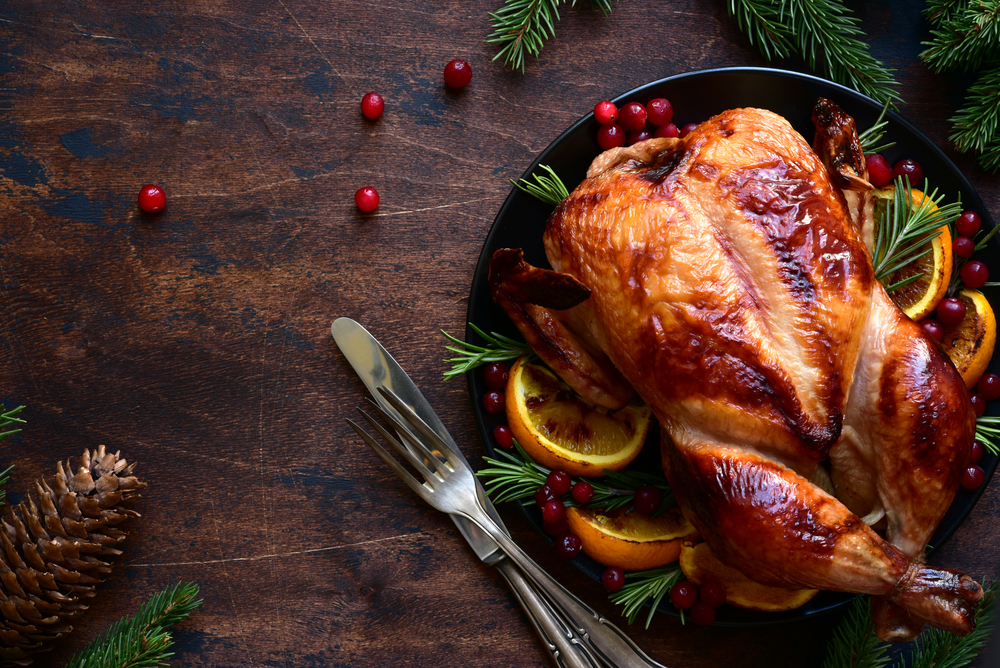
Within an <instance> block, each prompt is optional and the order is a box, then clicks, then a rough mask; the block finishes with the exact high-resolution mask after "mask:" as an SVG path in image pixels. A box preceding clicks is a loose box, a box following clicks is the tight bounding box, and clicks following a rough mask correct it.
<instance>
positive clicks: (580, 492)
mask: <svg viewBox="0 0 1000 668" xmlns="http://www.w3.org/2000/svg"><path fill="white" fill-rule="evenodd" d="M592 498H594V486H593V485H591V484H590V483H589V482H587V481H586V480H581V481H580V482H578V483H576V484H575V485H573V500H574V501H576V502H577V503H589V502H590V500H591V499H592Z"/></svg>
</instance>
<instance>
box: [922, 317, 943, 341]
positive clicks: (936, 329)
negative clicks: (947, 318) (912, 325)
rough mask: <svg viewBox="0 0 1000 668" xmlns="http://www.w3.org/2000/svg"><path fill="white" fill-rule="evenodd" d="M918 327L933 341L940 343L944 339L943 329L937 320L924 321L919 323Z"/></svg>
mask: <svg viewBox="0 0 1000 668" xmlns="http://www.w3.org/2000/svg"><path fill="white" fill-rule="evenodd" d="M920 326H921V327H922V328H923V330H924V331H925V332H927V333H928V334H929V335H930V337H931V338H932V339H934V340H935V341H938V342H939V343H940V342H941V341H942V340H943V339H944V327H942V326H941V323H940V322H938V321H937V320H924V321H923V322H921V323H920Z"/></svg>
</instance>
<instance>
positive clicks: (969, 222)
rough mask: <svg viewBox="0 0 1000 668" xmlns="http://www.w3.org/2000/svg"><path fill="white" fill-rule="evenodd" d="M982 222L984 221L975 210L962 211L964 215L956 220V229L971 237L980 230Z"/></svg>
mask: <svg viewBox="0 0 1000 668" xmlns="http://www.w3.org/2000/svg"><path fill="white" fill-rule="evenodd" d="M982 224H983V221H982V220H980V218H979V214H978V213H976V212H975V211H964V212H962V215H961V216H959V217H958V220H956V221H955V229H956V230H958V233H959V234H963V235H965V236H967V237H971V236H972V235H973V234H975V233H976V232H978V231H979V228H980V226H982Z"/></svg>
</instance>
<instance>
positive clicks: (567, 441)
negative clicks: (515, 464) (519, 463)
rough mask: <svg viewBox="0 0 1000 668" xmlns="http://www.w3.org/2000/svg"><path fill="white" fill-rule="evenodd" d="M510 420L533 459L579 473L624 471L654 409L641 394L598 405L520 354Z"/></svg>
mask: <svg viewBox="0 0 1000 668" xmlns="http://www.w3.org/2000/svg"><path fill="white" fill-rule="evenodd" d="M505 399H506V407H507V422H508V424H509V425H510V430H511V432H512V433H513V434H514V438H515V439H517V442H518V443H519V444H520V445H521V447H522V448H524V450H525V452H527V453H528V454H529V455H530V456H531V458H532V459H534V460H535V461H536V462H538V463H539V464H541V465H542V466H547V467H549V468H552V469H560V470H563V471H566V472H567V473H569V474H571V475H576V476H591V477H596V476H602V475H604V469H610V470H612V471H620V470H621V469H623V468H625V467H626V466H628V465H629V463H630V462H631V461H632V460H633V459H635V457H636V455H638V454H639V451H640V450H641V449H642V444H643V443H644V442H645V440H646V434H647V433H648V432H649V425H650V421H651V416H652V411H650V410H649V407H648V406H646V405H645V404H644V403H642V401H641V400H640V399H638V398H637V397H635V398H633V399H632V401H631V402H630V403H629V405H627V406H625V408H622V409H620V410H617V411H612V410H608V409H606V408H601V407H599V406H595V405H594V404H592V403H590V402H589V401H587V400H585V399H584V398H583V397H581V396H580V395H578V394H576V393H575V392H574V391H573V390H572V389H570V387H569V385H566V384H565V383H563V382H562V381H561V380H559V378H557V377H556V375H555V374H554V373H552V372H551V371H549V370H548V369H546V368H545V367H543V366H540V365H537V364H528V363H527V362H526V358H523V357H522V358H521V359H519V360H518V361H517V363H516V364H514V368H512V369H511V370H510V378H509V379H508V381H507V393H506V397H505Z"/></svg>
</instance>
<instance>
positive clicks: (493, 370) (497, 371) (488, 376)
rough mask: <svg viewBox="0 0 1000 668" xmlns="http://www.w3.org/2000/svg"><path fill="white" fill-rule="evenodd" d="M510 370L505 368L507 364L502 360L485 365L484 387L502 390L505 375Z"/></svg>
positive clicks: (504, 384) (505, 379) (505, 382)
mask: <svg viewBox="0 0 1000 668" xmlns="http://www.w3.org/2000/svg"><path fill="white" fill-rule="evenodd" d="M509 373H510V370H509V369H507V365H506V364H504V363H503V362H493V363H491V364H487V365H486V369H485V370H484V371H483V380H484V381H485V382H486V387H488V388H490V389H491V390H502V389H504V388H505V387H507V376H508V375H509Z"/></svg>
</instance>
